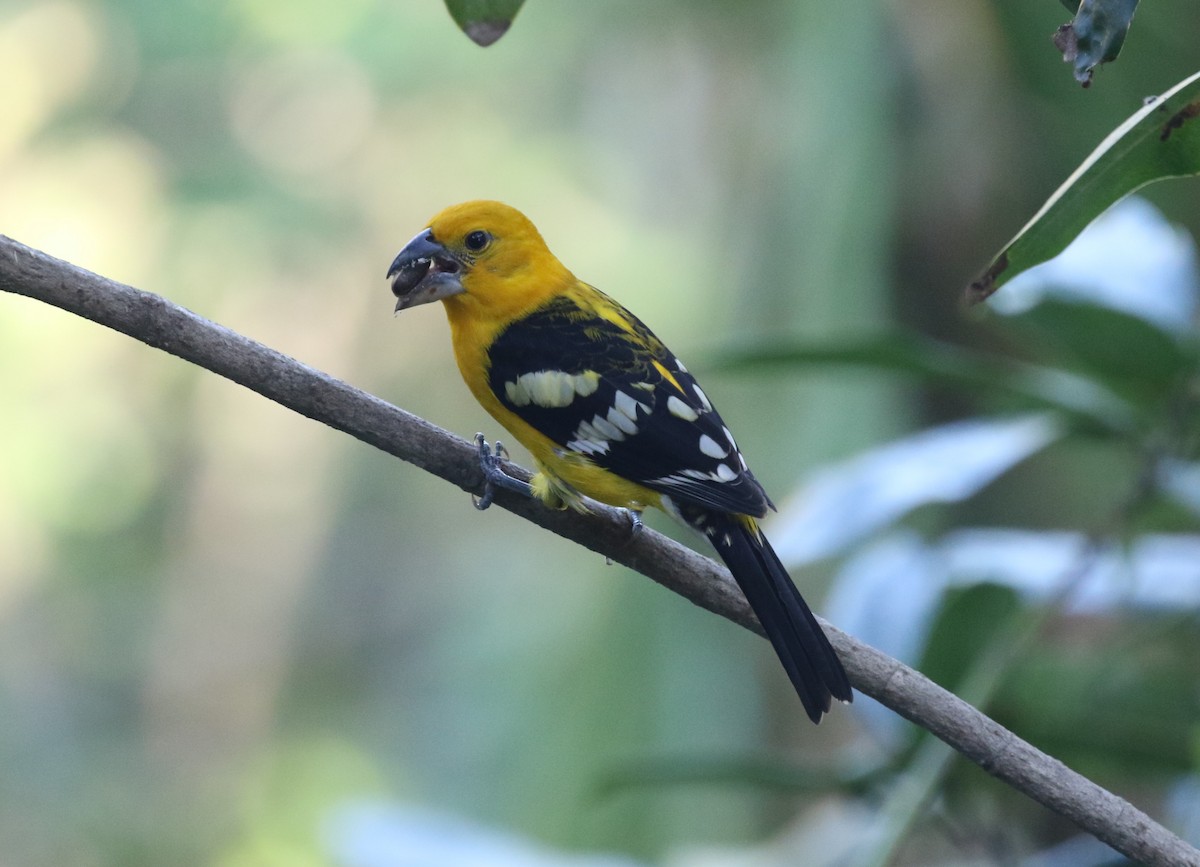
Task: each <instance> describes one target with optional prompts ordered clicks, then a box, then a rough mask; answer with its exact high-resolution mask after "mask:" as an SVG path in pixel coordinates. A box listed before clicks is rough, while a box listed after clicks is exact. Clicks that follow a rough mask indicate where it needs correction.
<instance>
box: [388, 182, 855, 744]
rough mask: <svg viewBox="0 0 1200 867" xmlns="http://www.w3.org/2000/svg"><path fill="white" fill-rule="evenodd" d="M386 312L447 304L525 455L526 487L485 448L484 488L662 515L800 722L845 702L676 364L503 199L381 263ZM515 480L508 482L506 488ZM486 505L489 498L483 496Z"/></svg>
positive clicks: (754, 505)
mask: <svg viewBox="0 0 1200 867" xmlns="http://www.w3.org/2000/svg"><path fill="white" fill-rule="evenodd" d="M388 278H389V279H390V280H391V281H392V291H393V293H394V294H395V295H396V298H397V299H398V300H397V302H396V311H397V312H399V311H400V310H404V309H406V308H408V307H414V306H416V305H419V304H427V303H429V302H431V301H441V302H442V304H443V305H444V306H445V309H446V315H447V317H448V318H449V320H450V333H451V336H452V339H453V343H454V355H455V358H456V359H457V361H458V368H459V370H460V371H461V372H462V376H463V379H464V380H466V383H467V387H468V388H470V390H471V393H472V394H473V395H475V399H476V400H478V401H479V402H480V403H481V404H482V405H483V407H484V409H486V410H487V411H488V412H489V413H491V415H492V416H493V417H494V418H495V419H496V420H497V421H498V422H500V424H502V425H503V426H504V427H505V428H506V429H508V430H509V431H510V432H511V433H512V434H513V436H515V437H516V438H517V439H518V440H519V441H520V442H521V443H522V444H523V445H524V446H525V447H526V448H527V449H529V451H530V452H531V453H532V455H533V459H534V461H535V462H536V463H537V469H538V472H537V474H536V475H535V476H534V477H533V480H532V484H531V488H525V486H523V485H522V484H521V483H519V482H517V481H516V480H515V479H512V478H511V477H509V476H507V475H505V474H504V473H503V472H502V471H501V470H500V469H499V460H498V458H497V457H496V456H494V455H492V454H491V453H490V452H488V449H487V445H486V443H482V442H481V460H482V462H483V465H484V469H485V472H486V473H487V475H488V477H489V480H490V481H491V482H492V483H493V484H497V485H501V486H504V487H517V488H525V489H526V490H529V492H530V493H532V495H533V496H535V497H537V498H538V499H540V500H542V501H543V502H545V503H547V504H548V505H551V506H554V507H558V508H562V507H564V506H570V507H572V508H576V509H581V510H582V509H585V508H586V507H585V505H584V500H583V498H582V496H581V495H587V496H589V497H592V498H594V499H596V500H599V501H601V502H604V503H608V504H610V505H614V506H620V507H623V508H626V509H630V510H632V511H633V513H634V514H635V516H636V515H637V514H638V513H640V512H641V511H642V510H643V509H645V508H646V507H649V506H654V507H656V508H660V509H662V510H664V511H665V512H667V513H669V514H670V515H672V516H674V517H675V518H677V519H678V520H680V521H682V522H683V523H685V524H687V525H688V526H690V527H693V528H694V529H696V530H698V531H699V532H701V533H702V534H704V536H706V537H707V538H708V540H709V541H710V542H711V543H712V545H713V546H714V547H715V548H716V551H717V553H718V554H720V556H721V558H722V559H723V560H724V561H725V564H726V565H727V566H728V567H729V571H730V572H731V573H732V574H733V577H734V579H735V580H736V581H737V583H738V585H739V586H740V587H741V588H742V592H744V593H745V594H746V599H747V600H748V601H749V603H750V605H751V607H752V608H753V609H754V612H755V613H756V614H757V615H758V619H759V620H760V621H761V622H762V625H763V629H764V631H765V632H766V634H767V637H768V638H769V639H770V640H771V644H772V645H773V646H774V648H775V652H776V653H777V654H778V655H779V659H780V661H781V662H782V663H783V667H784V668H785V669H786V670H787V673H788V676H789V677H790V678H791V681H792V683H793V684H794V685H795V687H796V691H797V693H799V695H800V700H801V701H802V702H803V704H804V709H805V711H806V712H807V713H808V716H809V717H810V718H811V719H812V720H813V721H814V722H819V721H820V719H821V715H822V714H823V713H825V712H827V711H828V710H829V708H830V700H831V699H832V698H837V699H840V700H842V701H850V699H851V693H850V683H849V681H848V680H847V678H846V673H845V671H844V670H843V669H842V665H841V662H840V661H839V660H838V657H837V654H836V653H834V650H833V648H832V647H831V646H830V644H829V640H828V639H827V638H826V636H825V633H824V632H823V631H822V629H821V627H820V625H819V624H818V623H817V621H816V619H815V618H814V617H813V615H812V612H811V611H810V610H809V608H808V606H807V605H806V604H805V602H804V599H803V598H802V597H801V596H800V593H799V591H797V590H796V587H795V585H793V584H792V581H791V579H790V578H789V577H788V574H787V571H786V570H785V569H784V567H783V565H782V564H781V563H780V562H779V557H778V556H777V555H776V554H775V552H774V550H772V548H771V545H770V543H768V542H767V539H766V537H765V536H764V535H763V533H762V531H761V530H760V529H759V526H758V522H757V520H756V519H757V518H761V517H763V516H764V515H765V514H766V513H767V510H768V508H772V503H771V501H770V499H768V497H767V495H766V492H765V491H763V488H762V485H760V484H759V483H758V480H757V479H755V478H754V475H753V474H752V473H751V472H750V468H749V467H748V466H747V465H746V459H745V458H744V457H742V453H741V451H740V450H739V449H738V447H737V443H736V442H735V441H734V438H733V434H732V433H730V431H729V428H728V427H726V426H725V423H724V422H723V421H722V420H721V416H720V415H718V414H717V411H716V409H714V408H713V405H712V402H711V401H710V400H709V398H708V396H707V395H706V394H705V393H704V391H703V390H702V389H701V388H700V386H699V384H698V383H697V382H696V380H695V379H694V378H693V377H692V375H691V374H690V373H688V371H687V368H685V367H684V366H683V363H682V362H681V361H680V360H679V359H678V358H676V357H675V356H674V355H673V354H672V353H671V351H670V350H668V349H667V347H666V346H664V345H663V343H662V341H660V340H659V339H658V338H657V337H655V336H654V334H653V333H652V332H651V331H650V329H649V328H647V327H646V326H645V325H644V324H642V322H641V321H640V320H639V319H638V318H637V317H636V316H634V315H633V314H632V313H630V312H629V311H628V310H626V309H625V308H624V307H622V306H621V305H620V304H618V303H617V302H616V301H614V300H613V299H611V298H609V297H608V296H607V295H605V294H604V293H603V292H601V291H600V290H598V289H596V288H594V287H592V286H589V285H588V284H587V283H584V282H583V281H581V280H579V279H578V278H576V277H575V275H573V274H572V273H571V272H570V271H568V270H567V268H566V267H565V266H564V265H563V264H562V263H561V262H560V261H558V259H557V258H555V256H554V254H553V253H551V252H550V250H549V248H547V246H546V243H545V242H544V241H543V240H542V236H541V235H540V234H538V231H537V229H536V228H534V225H533V224H532V223H531V222H530V221H529V220H528V219H526V217H525V216H524V215H523V214H521V213H520V212H519V211H517V210H515V209H514V208H511V207H509V206H508V205H504V204H501V203H500V202H488V201H479V202H467V203H465V204H461V205H454V206H452V207H449V208H447V209H445V210H444V211H442V212H441V213H439V214H438V215H437V216H435V217H434V218H433V220H432V221H431V222H430V224H429V227H428V228H427V229H425V230H423V231H422V232H420V233H419V234H418V235H417V236H416V237H415V238H413V239H412V240H411V241H410V242H409V243H408V244H407V245H406V246H405V247H404V249H403V250H401V251H400V253H399V255H397V256H396V258H395V260H394V261H393V262H392V265H391V268H390V269H389V270H388ZM514 483H515V484H514ZM485 500H486V501H489V502H490V497H485Z"/></svg>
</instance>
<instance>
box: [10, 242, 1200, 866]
mask: <svg viewBox="0 0 1200 867" xmlns="http://www.w3.org/2000/svg"><path fill="white" fill-rule="evenodd" d="M0 291H5V292H11V293H14V294H17V295H24V296H27V297H29V298H34V299H37V300H40V301H44V302H45V303H47V304H52V305H54V306H55V307H60V308H62V309H63V310H67V311H69V312H71V313H75V314H76V315H78V316H81V317H84V318H85V319H89V320H91V321H93V322H96V323H98V324H101V325H105V326H107V327H109V328H112V329H114V330H116V331H120V332H122V333H124V334H127V335H129V336H130V337H133V338H135V339H137V340H140V341H142V342H143V343H147V344H149V345H150V346H154V347H157V348H158V349H162V350H163V351H165V352H169V353H171V354H172V355H176V356H178V357H180V358H182V359H184V360H186V361H190V362H192V363H193V364H196V365H199V366H201V367H204V368H206V369H208V370H211V371H212V372H213V373H216V374H218V375H220V376H223V377H225V378H227V379H231V380H233V381H234V382H237V383H239V384H241V385H244V386H245V387H247V388H249V389H251V390H253V391H255V392H257V393H259V394H261V395H262V396H263V397H266V398H268V399H269V400H273V401H275V402H276V403H279V404H281V405H283V406H286V407H288V408H289V409H292V410H294V411H295V412H298V413H300V414H302V415H305V416H307V417H309V418H311V419H314V420H315V421H319V422H322V423H323V424H327V425H329V426H330V427H332V428H335V429H336V430H340V431H343V432H345V433H348V434H350V435H351V436H353V437H355V438H357V439H360V440H362V441H363V442H365V443H369V444H370V445H373V446H375V447H376V448H378V449H382V450H383V451H385V452H387V453H388V454H391V455H394V456H396V457H398V458H401V459H402V460H405V461H408V462H409V463H412V464H415V465H416V466H418V467H420V468H421V469H423V470H426V471H428V472H430V473H433V474H435V475H437V476H439V477H441V478H443V479H445V480H446V481H448V482H451V483H452V484H455V485H457V486H458V487H460V488H462V489H463V490H466V491H471V492H474V493H480V492H481V488H482V483H483V477H482V474H481V473H480V470H479V464H478V461H477V458H476V452H475V448H474V446H473V445H472V444H470V443H468V442H466V441H465V440H462V439H460V438H458V437H456V436H454V435H453V434H451V433H449V432H447V431H444V430H442V429H441V428H439V427H436V426H434V425H432V424H430V423H429V422H427V421H424V420H423V419H420V418H418V417H416V416H414V415H411V414H410V413H407V412H405V411H404V410H401V409H398V408H396V407H394V406H392V405H390V404H388V403H385V402H384V401H382V400H380V399H379V398H377V397H374V396H372V395H370V394H367V393H366V392H363V391H360V390H359V389H356V388H354V387H352V386H350V385H347V384H346V383H344V382H341V381H339V380H337V379H334V378H332V377H330V376H327V375H326V374H324V373H321V372H320V371H318V370H314V369H313V368H311V367H307V366H306V365H304V364H301V363H300V362H298V361H296V360H295V359H293V358H289V357H288V356H286V355H283V354H282V353H279V352H276V351H275V350H273V349H270V348H269V347H266V346H263V345H262V344H260V343H257V342H255V341H253V340H250V339H249V338H247V337H243V336H242V335H240V334H238V333H236V332H234V331H231V330H229V329H228V328H225V327H223V326H220V325H217V324H215V323H213V322H210V321H209V320H207V319H204V318H203V317H201V316H197V315H196V314H195V313H192V312H191V311H188V310H185V309H183V308H182V307H179V306H177V305H175V304H172V303H171V302H169V301H167V300H166V299H164V298H162V297H160V296H157V295H153V294H150V293H148V292H142V291H139V290H137V289H134V288H132V287H129V286H126V285H124V284H121V283H116V282H114V281H111V280H108V279H106V278H104V277H100V276H98V275H96V274H92V273H91V272H88V271H85V270H83V269H81V268H77V267H75V266H73V265H70V264H68V263H66V262H62V261H60V260H58V259H54V258H52V257H50V256H47V255H46V254H44V253H40V252H38V251H36V250H32V249H30V248H28V247H25V246H23V245H21V244H19V243H17V242H16V241H13V240H11V239H9V238H6V237H5V236H3V235H0ZM509 469H510V471H511V472H512V473H513V474H514V475H517V476H522V474H523V477H525V478H527V477H528V473H525V471H523V470H520V469H519V468H516V467H511V466H510V468H509ZM496 502H497V504H498V505H500V506H502V507H503V508H505V509H508V510H509V511H511V512H514V513H515V514H518V515H520V516H522V517H524V518H526V519H527V520H529V521H532V522H533V523H535V524H537V525H539V526H541V527H544V528H546V529H547V530H550V531H552V532H554V533H557V534H558V535H560V536H563V537H564V538H567V539H570V540H572V541H574V542H578V543H579V544H581V545H584V546H586V547H588V548H590V549H592V550H593V551H597V552H599V553H601V554H603V555H605V556H606V557H609V558H611V559H612V560H615V561H616V562H619V563H622V564H624V565H625V566H628V567H629V568H631V569H634V570H636V571H637V572H640V573H641V574H643V575H645V576H647V577H649V578H652V579H653V580H655V581H657V582H658V583H660V584H662V585H663V586H664V587H666V588H668V589H669V590H672V591H674V592H676V593H678V594H680V595H681V596H683V597H685V598H687V599H689V600H691V601H692V602H694V603H695V604H697V605H699V606H701V607H703V608H706V609H708V610H709V611H711V612H713V613H714V614H719V615H721V616H722V617H726V618H728V619H729V620H732V621H733V622H735V623H738V624H740V625H742V626H745V627H746V628H748V629H752V630H754V631H755V632H759V633H760V634H761V629H760V627H759V625H758V622H757V621H756V620H755V619H754V615H753V614H752V613H751V612H750V609H749V606H747V604H746V601H745V599H744V598H743V596H742V594H741V591H739V590H738V589H737V586H736V585H735V584H734V582H733V579H732V578H730V576H729V573H728V572H726V571H725V569H723V568H722V567H721V566H718V565H717V564H716V563H715V562H713V561H712V560H710V559H708V558H707V557H703V556H701V555H700V554H697V553H696V552H694V551H692V550H690V549H689V548H686V547H684V546H682V545H680V544H678V543H676V542H674V541H672V540H670V539H668V538H666V537H665V536H662V535H660V534H658V533H655V532H654V531H652V530H650V529H649V528H647V529H646V530H645V531H644V532H643V533H641V534H640V535H639V536H637V537H636V538H634V539H631V538H630V532H629V520H628V518H627V517H626V515H625V514H624V513H622V512H620V511H618V510H615V509H610V508H607V507H605V506H600V505H597V506H596V510H595V514H592V515H577V514H573V513H571V512H558V511H551V510H548V509H545V508H543V507H542V506H540V505H539V504H537V503H535V502H533V501H530V500H527V499H523V498H521V497H517V496H514V495H512V494H510V493H508V492H506V491H500V492H498V493H497V497H496ZM825 627H826V629H827V631H828V633H829V637H830V640H831V641H832V642H833V645H834V647H835V648H836V649H837V651H838V654H839V655H840V656H841V657H842V660H843V662H844V664H845V667H846V671H847V673H848V674H849V676H850V681H851V682H852V683H853V684H854V686H855V688H857V689H858V690H860V691H861V692H863V693H865V694H866V695H869V696H871V697H872V698H875V699H877V700H878V701H880V702H881V703H883V704H884V705H886V706H887V707H889V708H891V709H892V710H894V711H895V712H896V713H898V714H900V715H901V716H903V717H904V718H906V719H908V720H911V721H912V722H914V723H916V724H917V725H919V726H921V727H922V728H924V729H926V730H928V731H930V732H932V733H933V734H934V735H936V736H937V737H939V738H941V739H942V740H943V741H945V742H946V743H947V744H949V745H950V746H952V747H953V748H954V749H956V750H958V751H959V752H960V753H962V754H963V755H964V756H966V757H967V758H968V759H970V760H971V761H973V762H975V763H976V764H977V765H979V766H980V767H981V768H983V769H984V770H985V771H987V772H988V773H990V774H993V775H994V776H996V777H998V778H999V779H1001V780H1003V781H1004V782H1006V783H1008V784H1009V785H1011V786H1013V787H1014V788H1016V789H1018V790H1019V791H1021V792H1024V793H1025V794H1026V795H1028V796H1029V797H1031V798H1033V799H1034V800H1036V801H1038V802H1039V803H1041V804H1043V805H1045V806H1046V807H1049V808H1050V809H1051V810H1053V811H1055V812H1056V813H1059V814H1061V815H1063V816H1065V817H1066V818H1068V819H1070V820H1071V821H1073V822H1074V823H1075V824H1077V825H1078V826H1079V827H1081V828H1082V829H1084V830H1085V831H1088V832H1089V833H1091V834H1093V835H1095V836H1096V837H1097V838H1099V839H1100V840H1103V841H1104V842H1105V843H1107V844H1108V845H1110V846H1112V847H1113V848H1114V849H1116V850H1117V851H1118V852H1121V853H1122V854H1124V855H1126V856H1127V857H1129V858H1132V859H1134V860H1136V861H1139V862H1142V863H1145V864H1150V865H1162V867H1188V865H1190V867H1200V852H1198V851H1197V850H1196V849H1193V848H1192V847H1191V846H1189V845H1188V844H1187V843H1185V842H1184V841H1183V840H1181V839H1179V838H1178V837H1176V836H1175V835H1173V834H1172V833H1171V832H1170V831H1168V830H1167V829H1166V828H1164V827H1163V826H1161V825H1159V824H1158V823H1156V822H1155V821H1154V820H1153V819H1151V818H1150V817H1149V816H1147V815H1146V814H1145V813H1143V812H1141V811H1140V810H1138V809H1137V808H1136V807H1134V806H1133V805H1132V804H1130V803H1128V802H1127V801H1125V800H1124V799H1122V798H1119V797H1117V796H1116V795H1114V794H1112V793H1111V792H1109V791H1107V790H1106V789H1103V788H1101V787H1100V786H1098V785H1096V784H1095V783H1093V782H1091V781H1090V780H1088V779H1087V778H1085V777H1083V776H1081V775H1080V774H1077V773H1075V772H1074V771H1072V770H1071V769H1070V768H1068V767H1067V766H1066V765H1064V764H1063V763H1062V762H1059V761H1058V760H1057V759H1054V758H1052V757H1050V756H1048V755H1046V754H1045V753H1043V752H1041V751H1040V750H1038V749H1036V748H1034V747H1033V746H1031V745H1030V744H1028V743H1026V742H1025V741H1023V740H1021V739H1020V738H1018V737H1017V736H1016V735H1014V734H1013V733H1012V732H1010V731H1008V730H1007V729H1005V728H1003V727H1002V726H1000V725H998V724H997V723H996V722H994V721H993V720H991V719H989V718H988V717H987V716H985V715H984V714H982V713H980V712H979V711H978V710H976V709H975V708H973V707H971V706H970V705H969V704H967V703H966V702H964V701H962V700H961V699H959V698H957V697H956V696H954V695H952V694H950V693H948V692H946V691H945V690H943V689H942V688H941V687H939V686H937V685H936V684H935V683H933V682H932V681H930V680H929V679H927V678H926V677H924V676H923V675H922V674H920V673H919V672H917V671H914V670H913V669H911V668H909V667H907V666H905V665H904V664H902V663H900V662H898V661H897V660H895V659H892V658H891V657H889V656H887V655H886V654H883V653H881V652H880V651H878V650H876V649H874V648H873V647H870V646H868V645H866V644H863V643H861V642H859V641H857V640H855V639H854V638H852V637H850V636H848V635H846V634H845V633H843V632H841V631H839V630H837V629H836V628H833V627H830V626H829V625H828V624H826V625H825Z"/></svg>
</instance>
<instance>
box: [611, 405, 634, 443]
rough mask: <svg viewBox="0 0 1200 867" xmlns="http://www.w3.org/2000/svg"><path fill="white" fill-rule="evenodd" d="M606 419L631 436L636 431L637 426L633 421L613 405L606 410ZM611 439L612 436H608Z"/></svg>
mask: <svg viewBox="0 0 1200 867" xmlns="http://www.w3.org/2000/svg"><path fill="white" fill-rule="evenodd" d="M608 421H609V422H610V423H611V424H613V425H615V426H616V427H618V428H620V429H621V432H622V433H627V434H629V435H630V436H633V435H634V434H635V433H637V432H638V426H637V425H636V424H634V423H633V419H631V418H630V417H629V416H627V415H626V414H625V413H623V412H621V411H620V410H619V409H617V408H616V407H615V406H614V407H613V408H612V409H610V410H609V411H608ZM609 439H612V437H609Z"/></svg>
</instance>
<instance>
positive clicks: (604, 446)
mask: <svg viewBox="0 0 1200 867" xmlns="http://www.w3.org/2000/svg"><path fill="white" fill-rule="evenodd" d="M567 448H569V449H570V450H571V451H573V452H578V453H579V454H584V455H603V454H606V453H607V452H608V443H606V442H605V441H604V440H599V441H595V440H586V439H574V440H571V441H570V442H569V443H567Z"/></svg>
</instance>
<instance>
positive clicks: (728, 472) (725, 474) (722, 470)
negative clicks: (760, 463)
mask: <svg viewBox="0 0 1200 867" xmlns="http://www.w3.org/2000/svg"><path fill="white" fill-rule="evenodd" d="M716 476H717V481H718V482H732V481H733V480H734V479H736V478H737V477H738V474H737V473H735V472H734V471H733V467H731V466H729V464H717V472H716Z"/></svg>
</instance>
